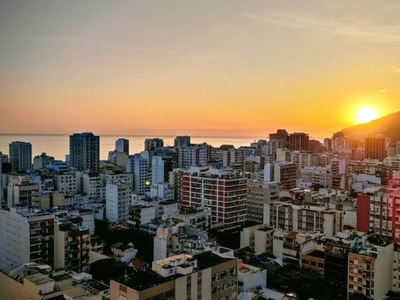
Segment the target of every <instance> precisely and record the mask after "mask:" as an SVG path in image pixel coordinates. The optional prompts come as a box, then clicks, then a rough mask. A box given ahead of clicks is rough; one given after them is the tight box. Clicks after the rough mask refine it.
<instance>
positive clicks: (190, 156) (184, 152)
mask: <svg viewBox="0 0 400 300" xmlns="http://www.w3.org/2000/svg"><path fill="white" fill-rule="evenodd" d="M207 154H208V149H207V146H206V145H204V144H200V145H189V146H181V147H178V166H179V167H180V168H188V167H191V166H206V165H207V160H208V156H207Z"/></svg>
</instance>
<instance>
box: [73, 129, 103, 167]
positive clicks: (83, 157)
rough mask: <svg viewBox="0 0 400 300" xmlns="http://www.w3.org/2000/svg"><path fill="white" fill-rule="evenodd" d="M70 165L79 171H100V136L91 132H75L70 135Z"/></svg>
mask: <svg viewBox="0 0 400 300" xmlns="http://www.w3.org/2000/svg"><path fill="white" fill-rule="evenodd" d="M69 159H70V166H71V167H74V168H77V169H78V171H86V170H90V171H98V170H99V159H100V137H99V136H98V135H94V134H93V133H91V132H83V133H74V134H73V135H70V136H69Z"/></svg>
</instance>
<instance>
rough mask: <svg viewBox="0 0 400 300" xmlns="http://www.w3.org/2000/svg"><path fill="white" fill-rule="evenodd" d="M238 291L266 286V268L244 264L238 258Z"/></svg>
mask: <svg viewBox="0 0 400 300" xmlns="http://www.w3.org/2000/svg"><path fill="white" fill-rule="evenodd" d="M237 272H238V275H237V278H238V291H239V293H240V292H245V291H248V290H250V289H254V288H255V287H257V286H262V287H266V286H267V270H265V269H262V268H257V267H254V266H251V265H248V264H244V263H243V262H242V260H238V266H237Z"/></svg>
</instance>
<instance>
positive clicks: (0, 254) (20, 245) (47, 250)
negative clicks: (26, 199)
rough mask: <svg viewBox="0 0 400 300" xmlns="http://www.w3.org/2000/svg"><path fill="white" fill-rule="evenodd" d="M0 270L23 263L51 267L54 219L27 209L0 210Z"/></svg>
mask: <svg viewBox="0 0 400 300" xmlns="http://www.w3.org/2000/svg"><path fill="white" fill-rule="evenodd" d="M0 236H1V237H2V241H1V243H0V269H2V268H9V267H15V266H17V265H20V264H22V263H25V262H36V263H46V264H49V265H53V264H54V215H52V214H50V213H47V212H45V211H37V212H35V211H33V210H32V209H28V207H9V208H7V209H2V210H0Z"/></svg>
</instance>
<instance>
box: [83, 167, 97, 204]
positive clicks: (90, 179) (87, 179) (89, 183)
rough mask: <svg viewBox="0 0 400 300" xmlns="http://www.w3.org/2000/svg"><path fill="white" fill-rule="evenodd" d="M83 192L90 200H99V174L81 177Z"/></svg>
mask: <svg viewBox="0 0 400 300" xmlns="http://www.w3.org/2000/svg"><path fill="white" fill-rule="evenodd" d="M82 182H83V192H84V193H85V194H87V195H88V196H89V198H90V199H96V200H99V199H101V188H102V184H101V178H100V174H99V173H84V174H83V175H82Z"/></svg>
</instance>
